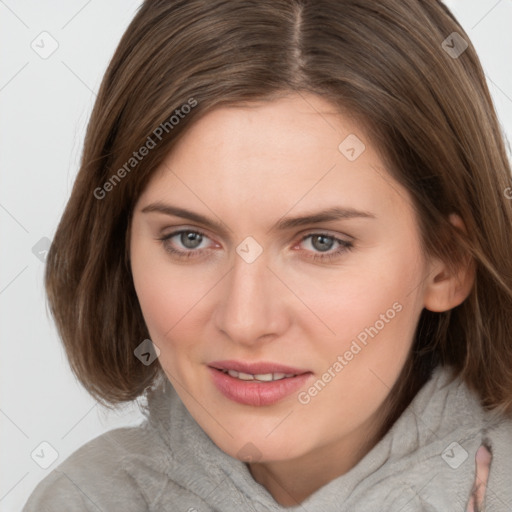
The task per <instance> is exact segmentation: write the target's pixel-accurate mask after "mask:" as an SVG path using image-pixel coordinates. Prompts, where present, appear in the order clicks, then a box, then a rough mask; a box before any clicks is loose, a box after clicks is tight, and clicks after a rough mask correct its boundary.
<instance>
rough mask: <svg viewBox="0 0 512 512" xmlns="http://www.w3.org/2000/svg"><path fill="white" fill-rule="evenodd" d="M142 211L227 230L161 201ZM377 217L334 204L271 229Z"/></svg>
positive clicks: (282, 229)
mask: <svg viewBox="0 0 512 512" xmlns="http://www.w3.org/2000/svg"><path fill="white" fill-rule="evenodd" d="M141 212H142V213H149V212H158V213H163V214H166V215H173V216H175V217H181V218H183V219H188V220H191V221H194V222H198V223H200V224H203V225H204V226H207V227H208V228H209V229H215V230H218V231H221V232H225V231H226V228H225V227H224V226H225V224H224V223H223V222H218V221H214V220H212V219H209V218H208V217H205V216H204V215H201V214H199V213H196V212H193V211H190V210H187V209H186V208H178V207H177V206H172V205H169V204H164V203H161V202H156V203H151V204H149V205H148V206H146V207H144V208H143V209H142V210H141ZM357 218H363V219H375V218H376V215H375V214H374V213H372V212H368V211H361V210H356V209H354V208H343V207H339V206H333V207H331V208H327V209H324V210H320V211H317V212H314V213H307V214H304V215H300V216H297V217H287V218H283V217H282V218H281V219H279V220H278V221H277V222H276V223H275V224H274V225H273V226H272V227H271V228H270V230H269V231H286V230H287V229H291V228H296V227H300V226H305V225H307V224H318V223H320V222H329V221H334V220H341V219H357Z"/></svg>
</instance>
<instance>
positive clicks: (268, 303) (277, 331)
mask: <svg viewBox="0 0 512 512" xmlns="http://www.w3.org/2000/svg"><path fill="white" fill-rule="evenodd" d="M269 267H271V265H269V262H268V260H267V257H266V255H265V251H264V252H263V253H262V254H261V255H260V256H259V257H258V258H257V259H256V260H255V261H253V262H252V263H248V262H247V261H245V260H244V259H243V258H242V257H240V256H239V255H238V254H235V255H234V264H233V267H232V268H231V270H230V271H229V273H228V275H227V276H226V277H225V279H223V280H222V281H223V285H222V287H221V288H220V292H219V296H218V298H217V304H216V309H215V313H214V315H215V316H214V318H215V325H216V327H217V329H219V330H220V331H222V332H223V333H225V334H226V335H227V336H228V337H229V338H230V339H231V340H232V341H233V342H235V343H238V344H243V345H253V344H255V343H261V341H262V340H263V339H264V338H266V341H271V340H274V339H275V338H277V337H279V336H280V335H282V333H283V332H285V330H286V329H287V328H288V326H289V320H290V315H289V310H288V306H287V302H286V301H288V300H289V297H288V295H289V293H286V287H285V286H284V285H283V284H282V282H281V281H280V280H279V279H278V278H277V277H276V275H275V271H272V270H271V269H270V268H269Z"/></svg>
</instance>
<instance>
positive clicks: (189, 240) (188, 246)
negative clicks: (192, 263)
mask: <svg viewBox="0 0 512 512" xmlns="http://www.w3.org/2000/svg"><path fill="white" fill-rule="evenodd" d="M159 240H160V241H161V242H162V245H163V246H164V249H165V250H166V251H167V252H168V253H170V254H172V255H173V256H174V257H176V258H179V259H180V258H181V259H188V258H195V257H199V256H201V255H202V253H203V252H204V251H205V249H206V247H201V245H202V244H203V242H205V240H209V237H208V236H206V235H205V234H204V233H202V232H200V231H194V230H191V229H182V230H180V231H173V232H172V233H169V234H168V235H165V236H163V237H161V238H159ZM176 246H178V247H176ZM180 247H181V248H180Z"/></svg>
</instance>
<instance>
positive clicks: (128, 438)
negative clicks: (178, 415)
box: [22, 422, 163, 512]
mask: <svg viewBox="0 0 512 512" xmlns="http://www.w3.org/2000/svg"><path fill="white" fill-rule="evenodd" d="M158 445H159V440H158V436H155V433H154V430H152V429H149V428H148V426H147V424H146V423H145V422H144V423H143V424H141V425H139V426H135V427H125V428H117V429H114V430H110V431H108V432H105V433H104V434H101V435H100V436H98V437H96V438H94V439H92V440H91V441H89V442H87V443H86V444H84V445H83V446H81V447H80V448H79V449H77V450H76V451H75V452H73V453H72V454H71V455H70V456H69V457H68V458H67V459H65V460H64V461H63V462H62V463H61V464H60V465H59V466H57V467H56V468H55V469H54V470H52V471H51V473H50V474H48V475H47V476H46V477H45V478H44V479H43V480H42V481H41V482H39V484H38V485H37V486H36V488H35V489H34V490H33V492H32V494H31V495H30V497H29V498H28V500H27V502H26V504H25V506H24V508H23V511H22V512H35V511H38V512H44V511H48V512H50V511H54V510H67V511H68V512H79V511H80V512H82V511H95V512H97V511H98V510H123V511H125V512H130V511H137V512H140V511H143V510H147V508H148V496H151V495H153V496H154V495H155V493H158V492H159V490H160V487H161V486H163V482H161V481H160V479H158V478H155V479H153V480H151V481H150V482H148V485H149V486H150V487H152V488H146V489H142V488H141V487H140V486H138V485H134V481H133V476H132V474H131V471H130V466H131V465H132V463H131V462H130V461H131V460H133V458H134V457H143V458H145V459H148V460H151V458H152V456H153V455H154V454H153V453H151V452H153V451H155V450H160V453H161V448H162V447H161V446H160V447H159V446H158Z"/></svg>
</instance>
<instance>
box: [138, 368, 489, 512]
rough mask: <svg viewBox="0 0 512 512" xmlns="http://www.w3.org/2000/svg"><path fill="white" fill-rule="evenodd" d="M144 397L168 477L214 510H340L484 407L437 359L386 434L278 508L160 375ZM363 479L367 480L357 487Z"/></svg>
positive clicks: (467, 424)
mask: <svg viewBox="0 0 512 512" xmlns="http://www.w3.org/2000/svg"><path fill="white" fill-rule="evenodd" d="M147 400H148V411H149V417H148V419H149V424H150V425H152V426H153V428H154V429H156V431H157V432H158V434H159V436H160V438H161V439H162V440H163V441H164V443H165V446H166V449H167V450H168V455H167V457H166V464H165V472H166V473H167V477H168V478H169V479H170V480H172V481H173V482H176V484H177V485H179V486H181V487H182V488H185V489H188V490H189V491H190V492H191V493H193V494H195V495H199V496H200V497H201V498H202V499H203V500H204V501H206V502H207V503H209V504H210V505H211V506H213V507H214V508H215V507H218V508H219V509H220V510H231V509H228V507H227V506H226V502H229V503H232V504H233V510H236V507H237V506H238V507H243V506H246V505H247V503H249V504H250V507H252V509H253V510H262V511H268V510H272V511H276V512H278V511H288V512H298V511H299V510H300V511H301V512H303V511H304V510H307V511H308V512H316V511H320V510H322V512H330V511H331V510H332V511H334V510H338V508H337V507H336V503H338V506H339V503H343V502H345V503H347V502H348V500H349V498H353V497H354V496H356V495H357V493H358V492H363V493H364V487H365V485H376V484H378V483H379V482H380V481H382V479H383V475H387V474H393V472H394V471H395V472H396V468H399V467H401V465H403V464H404V460H408V464H411V463H412V462H413V459H416V460H417V459H418V457H419V458H420V459H421V457H422V456H424V457H427V456H431V455H429V453H430V454H431V453H437V452H439V454H441V452H442V450H443V448H444V444H446V439H452V438H453V439H461V436H462V437H463V434H462V433H464V435H466V436H468V433H469V435H470V436H474V435H475V434H476V433H477V431H478V430H479V429H480V428H481V426H482V421H483V410H482V409H481V407H480V405H479V402H478V399H477V397H476V395H474V394H473V393H472V392H471V391H469V390H468V388H467V387H466V386H465V385H464V383H463V382H462V381H461V380H460V379H459V378H458V377H455V378H454V377H453V372H452V371H451V369H450V368H447V367H440V366H439V367H437V368H436V369H435V371H434V372H433V375H432V377H431V378H430V380H429V381H428V382H427V383H426V384H425V385H424V386H423V387H422V388H421V389H420V391H419V392H418V393H417V395H416V396H415V397H414V399H413V400H412V401H411V403H410V404H409V406H408V407H407V408H406V410H405V411H404V412H403V413H402V415H401V416H400V417H399V418H398V420H397V421H396V422H395V424H394V425H393V426H392V427H391V429H390V430H389V431H388V432H387V434H386V435H385V436H384V437H383V438H382V439H381V440H380V441H379V442H378V443H377V444H376V445H375V446H374V447H373V448H372V449H371V450H370V451H369V452H368V453H367V454H366V455H365V456H364V457H363V459H361V461H359V463H358V464H357V465H356V466H354V467H353V468H352V469H351V470H350V471H349V472H347V473H345V474H344V475H341V476H340V477H338V478H336V479H334V480H332V481H331V482H329V483H327V484H326V485H324V486H323V487H322V488H320V489H318V490H317V491H316V492H315V493H313V494H312V495H311V496H309V497H308V498H307V499H306V500H305V501H303V502H302V503H301V504H300V505H298V506H296V507H282V506H280V505H279V504H278V503H276V501H275V500H274V499H273V497H272V496H271V495H270V493H269V492H268V491H267V490H266V489H265V488H264V487H263V486H262V485H260V484H259V483H258V482H256V481H255V480H254V479H253V477H252V475H251V473H250V471H249V469H248V466H247V465H246V464H245V463H244V462H242V461H239V460H238V459H235V458H233V457H231V456H229V455H228V454H226V453H225V452H223V451H222V450H221V449H220V448H218V447H217V446H216V445H215V443H214V442H213V441H212V440H211V439H210V437H209V436H208V435H207V434H206V433H205V432H204V431H203V430H202V428H201V427H200V426H199V425H198V423H197V422H196V421H195V420H194V419H193V417H192V416H191V415H190V413H189V412H188V410H187V409H186V407H185V406H184V404H183V402H182V401H181V399H180V398H179V396H178V395H177V393H176V391H175V390H174V388H173V386H172V385H171V383H170V382H169V381H168V379H167V378H166V377H165V376H163V377H162V378H161V380H160V381H159V384H158V385H157V386H156V387H153V389H151V390H149V392H148V393H147ZM468 412H469V414H468ZM457 436H458V437H457ZM428 448H430V452H429V450H428ZM422 454H423V455H422ZM439 464H440V468H443V465H445V466H446V463H445V462H444V461H442V459H441V457H439ZM362 482H365V484H363V485H362V486H361V483H362ZM372 482H373V483H372ZM356 491H357V492H356ZM333 497H335V501H334V502H333Z"/></svg>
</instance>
